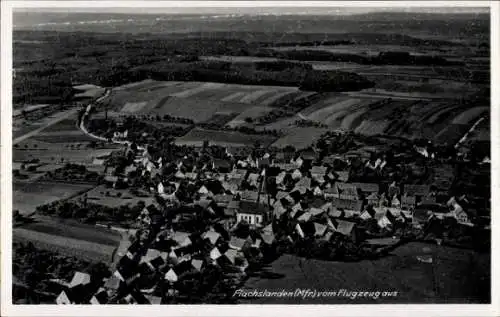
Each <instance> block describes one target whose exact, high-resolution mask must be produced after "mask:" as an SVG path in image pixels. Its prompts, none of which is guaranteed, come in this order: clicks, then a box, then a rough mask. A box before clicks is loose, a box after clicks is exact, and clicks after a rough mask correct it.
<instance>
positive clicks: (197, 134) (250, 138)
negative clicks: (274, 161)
mask: <svg viewBox="0 0 500 317" xmlns="http://www.w3.org/2000/svg"><path fill="white" fill-rule="evenodd" d="M275 139H276V138H274V137H272V136H265V135H247V134H243V133H240V132H235V131H214V130H204V129H200V128H195V129H193V130H191V131H189V132H188V133H187V134H186V135H184V136H182V137H180V138H177V139H176V140H175V143H176V144H177V145H187V146H196V147H201V146H203V142H204V141H209V143H210V144H212V145H219V146H229V147H246V146H253V145H254V144H255V143H256V142H258V143H260V144H261V145H262V146H266V147H267V146H269V145H270V144H271V143H272V142H273V141H274V140H275Z"/></svg>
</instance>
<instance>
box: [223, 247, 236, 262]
mask: <svg viewBox="0 0 500 317" xmlns="http://www.w3.org/2000/svg"><path fill="white" fill-rule="evenodd" d="M237 255H238V251H236V250H234V249H228V250H227V251H226V252H225V253H224V256H226V258H227V259H228V260H229V261H230V262H231V263H232V264H234V263H235V262H236V256H237Z"/></svg>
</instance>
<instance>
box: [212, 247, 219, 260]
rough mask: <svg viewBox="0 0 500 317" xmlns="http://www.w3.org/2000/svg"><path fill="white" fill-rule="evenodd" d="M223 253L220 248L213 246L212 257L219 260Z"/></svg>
mask: <svg viewBox="0 0 500 317" xmlns="http://www.w3.org/2000/svg"><path fill="white" fill-rule="evenodd" d="M221 256H222V254H221V253H220V251H219V249H218V248H217V247H215V248H213V249H212V250H211V251H210V258H211V259H212V260H214V261H215V260H217V259H218V258H219V257H221Z"/></svg>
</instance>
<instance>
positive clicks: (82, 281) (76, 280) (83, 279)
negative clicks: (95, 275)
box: [69, 272, 90, 288]
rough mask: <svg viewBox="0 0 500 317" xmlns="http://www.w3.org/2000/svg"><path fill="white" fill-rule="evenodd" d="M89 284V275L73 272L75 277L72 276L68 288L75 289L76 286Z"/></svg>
mask: <svg viewBox="0 0 500 317" xmlns="http://www.w3.org/2000/svg"><path fill="white" fill-rule="evenodd" d="M89 283H90V275H88V274H87V273H82V272H75V275H73V279H72V280H71V282H70V283H69V287H70V288H72V287H75V286H78V285H87V284H89Z"/></svg>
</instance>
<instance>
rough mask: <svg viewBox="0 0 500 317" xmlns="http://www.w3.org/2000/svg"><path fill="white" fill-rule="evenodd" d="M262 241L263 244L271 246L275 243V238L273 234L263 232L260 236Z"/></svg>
mask: <svg viewBox="0 0 500 317" xmlns="http://www.w3.org/2000/svg"><path fill="white" fill-rule="evenodd" d="M261 238H262V241H264V243H265V244H268V245H272V244H273V243H274V241H275V237H274V234H273V233H269V232H264V233H262V234H261Z"/></svg>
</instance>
